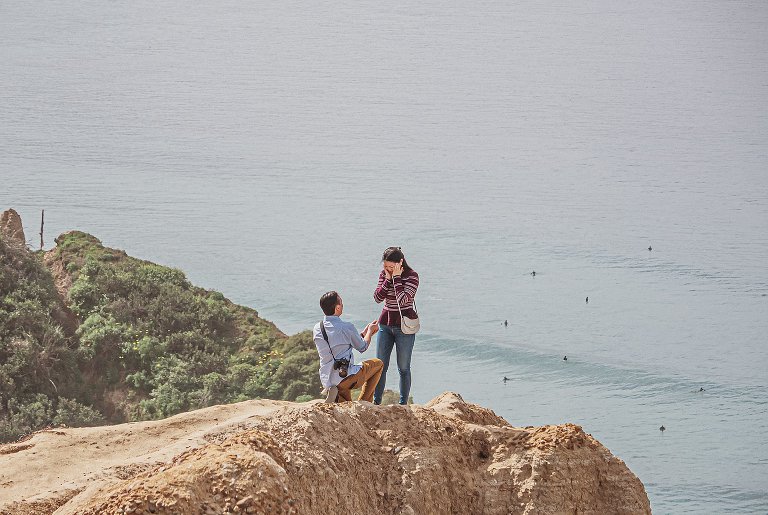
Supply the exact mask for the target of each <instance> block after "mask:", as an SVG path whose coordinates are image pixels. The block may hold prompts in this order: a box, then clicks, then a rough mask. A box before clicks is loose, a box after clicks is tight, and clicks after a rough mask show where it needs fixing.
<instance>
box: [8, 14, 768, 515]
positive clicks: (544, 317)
mask: <svg viewBox="0 0 768 515" xmlns="http://www.w3.org/2000/svg"><path fill="white" fill-rule="evenodd" d="M766 26H768V8H766V6H765V4H764V3H761V2H749V1H734V2H715V1H700V2H692V1H682V2H675V3H674V4H670V3H667V2H661V1H651V2H646V3H643V4H638V5H617V4H615V3H610V2H595V1H590V2H585V3H580V4H578V5H575V4H570V3H566V2H555V1H553V2H519V3H514V4H510V3H507V2H500V1H482V2H473V3H471V4H469V3H467V4H464V3H453V4H450V5H445V4H442V3H437V2H422V3H420V4H419V5H408V4H403V3H396V4H387V5H383V4H375V3H373V2H343V1H342V2H336V3H334V4H333V6H329V5H325V4H322V3H315V4H298V3H292V2H289V3H279V4H278V3H265V4H258V5H257V4H245V3H241V2H236V1H224V2H220V3H217V4H216V5H206V4H197V3H189V2H182V1H172V2H164V3H162V4H153V3H150V2H146V1H139V2H133V3H131V4H120V3H109V4H103V3H99V2H94V1H86V2H81V3H79V4H77V6H73V5H70V4H68V3H65V2H61V1H55V0H49V1H44V2H41V3H35V4H27V3H24V2H16V1H14V2H6V3H4V4H2V5H1V6H0V120H2V123H0V209H6V208H9V207H13V208H15V209H17V210H18V211H19V213H20V214H21V215H22V218H23V220H24V224H25V231H26V234H27V237H28V238H29V240H30V244H31V246H32V247H37V245H38V238H37V237H36V236H35V235H36V233H37V232H38V230H39V216H40V211H41V210H42V209H45V210H46V233H45V235H46V238H45V245H46V248H50V247H51V246H52V245H53V237H55V236H56V235H58V234H60V233H61V232H64V231H66V230H70V229H78V230H83V231H86V232H89V233H92V234H94V235H95V236H96V237H98V238H100V239H101V240H102V241H103V242H104V244H105V245H108V246H111V247H116V248H121V249H125V250H126V251H127V252H128V253H129V254H130V255H133V256H136V257H139V258H143V259H148V260H151V261H155V262H159V263H161V264H165V265H169V266H173V267H176V268H179V269H181V270H183V271H184V272H185V273H186V274H187V276H188V277H189V278H190V280H191V281H192V282H193V283H195V284H198V285H200V286H203V287H206V288H211V289H216V290H218V291H221V292H223V293H224V294H225V295H226V296H227V297H228V298H230V299H232V300H233V301H235V302H237V303H240V304H245V305H248V306H251V307H253V308H255V309H257V310H258V311H259V313H260V315H261V316H263V317H265V318H267V319H269V320H272V321H273V322H275V323H276V324H277V325H278V327H280V328H281V329H282V330H283V331H284V332H286V333H289V334H291V333H295V332H298V331H301V330H305V329H307V328H309V327H311V326H312V325H313V324H314V323H315V322H316V321H317V319H318V317H319V309H318V306H317V299H318V298H319V297H320V295H321V294H322V293H323V292H325V291H327V290H329V289H337V290H338V291H340V292H341V293H342V295H343V296H344V299H345V310H346V313H347V314H346V316H347V318H348V319H350V320H352V321H354V322H355V323H360V324H362V323H364V322H366V321H369V320H372V319H374V318H376V317H377V316H378V312H379V307H380V306H378V305H376V304H375V303H374V302H373V299H372V293H373V288H374V286H375V281H376V277H377V275H378V271H379V268H380V256H381V252H382V251H383V249H384V248H385V247H387V246H389V245H399V246H402V247H403V249H404V251H405V253H406V256H407V257H408V260H409V262H410V263H411V264H412V266H413V267H414V268H415V269H416V270H417V271H418V272H419V275H420V277H421V281H422V284H421V286H420V289H419V293H418V296H417V302H418V305H419V309H420V313H421V314H422V318H423V326H424V329H423V332H422V333H420V334H419V335H418V337H417V341H416V348H415V350H414V361H413V390H412V394H413V395H414V397H415V399H416V402H419V403H423V402H426V401H428V400H429V399H431V398H432V397H434V396H435V395H438V394H439V393H441V392H442V391H445V390H453V391H457V392H459V393H460V394H461V395H462V396H463V397H464V398H465V399H466V400H468V401H470V402H477V403H479V404H482V405H484V406H487V407H489V408H491V409H493V410H494V411H496V413H497V414H499V415H501V416H503V417H504V418H505V419H507V420H508V421H509V422H510V423H512V424H514V425H519V426H526V425H540V424H557V423H564V422H573V423H577V424H580V425H582V426H583V427H584V429H585V431H587V432H588V433H591V434H593V435H594V436H595V437H596V438H598V440H600V441H601V442H602V443H604V444H605V445H606V446H607V447H608V448H609V449H610V450H611V451H612V452H613V453H614V454H616V455H617V456H619V457H620V458H621V459H623V460H624V461H625V462H626V463H627V464H628V466H629V467H630V469H631V470H632V471H633V472H634V473H635V474H637V475H638V477H639V478H640V479H641V480H642V481H643V483H644V484H645V486H646V489H647V491H648V495H649V498H650V500H651V503H652V508H653V510H654V512H655V513H675V514H677V513H761V514H762V513H766V512H768V443H766V441H765V438H764V435H763V432H764V428H765V426H766V423H768V396H766V394H767V393H768V373H766V370H768V353H767V352H766V345H765V343H766V335H768V269H767V268H766V265H765V263H766V262H768V230H767V229H768V177H766V170H767V169H768V167H767V166H766V165H768V117H766V116H765V106H766V105H768V60H767V59H766V56H768V31H766V30H765V27H766ZM649 246H650V247H652V250H650V251H649V250H648V247H649ZM534 270H535V271H536V275H535V277H534V276H532V275H531V272H532V271H534ZM586 297H589V303H586V302H585V298H586ZM504 320H508V321H509V325H508V327H504V325H503V321H504ZM372 352H373V351H369V354H368V355H372ZM565 355H567V356H568V360H567V361H563V359H562V358H563V356H565ZM396 374H397V372H396V370H395V371H390V374H388V378H387V383H388V385H390V386H391V385H397V377H396ZM504 376H507V377H509V378H511V380H510V381H508V382H507V383H506V384H505V383H503V382H502V381H501V378H502V377H504ZM701 388H704V391H699V390H700V389H701ZM662 424H663V425H665V427H666V428H667V431H665V433H664V434H663V435H662V434H660V432H659V430H658V428H659V426H661V425H662Z"/></svg>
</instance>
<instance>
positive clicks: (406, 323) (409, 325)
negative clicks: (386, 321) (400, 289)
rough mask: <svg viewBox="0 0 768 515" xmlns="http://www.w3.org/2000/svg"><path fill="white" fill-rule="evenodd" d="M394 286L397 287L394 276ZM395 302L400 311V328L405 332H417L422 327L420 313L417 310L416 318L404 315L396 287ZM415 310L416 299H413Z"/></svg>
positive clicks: (414, 308)
mask: <svg viewBox="0 0 768 515" xmlns="http://www.w3.org/2000/svg"><path fill="white" fill-rule="evenodd" d="M392 288H393V289H395V279H394V278H392ZM395 302H397V310H398V311H399V312H400V330H401V331H402V332H403V334H416V333H418V332H419V329H421V322H419V313H418V311H417V312H416V318H408V317H404V316H403V310H402V309H401V308H400V301H399V300H397V290H396V289H395ZM413 310H414V311H416V300H415V299H414V301H413Z"/></svg>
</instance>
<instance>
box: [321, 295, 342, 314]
mask: <svg viewBox="0 0 768 515" xmlns="http://www.w3.org/2000/svg"><path fill="white" fill-rule="evenodd" d="M338 303H339V294H338V293H336V292H335V291H329V292H328V293H325V294H323V296H322V297H320V309H322V310H323V313H325V314H326V315H328V316H331V315H333V313H334V312H335V311H336V305H337V304H338Z"/></svg>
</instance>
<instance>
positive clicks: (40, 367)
mask: <svg viewBox="0 0 768 515" xmlns="http://www.w3.org/2000/svg"><path fill="white" fill-rule="evenodd" d="M62 309H63V306H62V305H61V301H60V300H59V298H58V296H57V293H56V289H55V287H54V285H53V279H52V277H51V275H50V273H49V272H48V270H47V269H46V268H45V266H44V265H43V264H42V263H41V261H40V259H39V256H37V255H35V254H32V253H30V252H28V251H27V250H26V249H24V248H20V247H18V246H16V245H9V244H8V242H6V241H4V240H3V239H2V237H0V441H10V440H15V439H16V438H18V437H19V436H21V435H23V434H26V433H28V432H30V431H33V430H35V429H39V428H40V427H44V426H46V425H50V424H54V423H62V424H66V425H70V426H76V425H81V424H83V423H93V422H100V421H102V417H101V416H100V415H99V414H98V413H97V412H96V411H94V410H92V409H91V408H89V407H88V406H85V405H84V404H82V403H81V402H79V401H78V400H76V399H77V398H78V397H80V396H81V393H82V390H81V388H80V386H81V384H80V373H79V361H78V351H77V339H76V338H75V337H74V335H69V334H67V331H66V330H65V328H64V327H63V326H62V325H61V323H60V321H59V318H60V316H61V310H62ZM59 396H61V397H59ZM81 400H82V399H81Z"/></svg>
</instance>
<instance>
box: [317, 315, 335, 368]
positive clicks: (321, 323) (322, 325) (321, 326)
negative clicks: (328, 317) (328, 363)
mask: <svg viewBox="0 0 768 515" xmlns="http://www.w3.org/2000/svg"><path fill="white" fill-rule="evenodd" d="M320 332H321V333H323V339H324V340H325V343H327V344H328V350H329V351H331V357H333V361H337V360H336V356H335V355H334V354H333V349H331V342H329V341H328V333H327V332H325V320H320Z"/></svg>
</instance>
